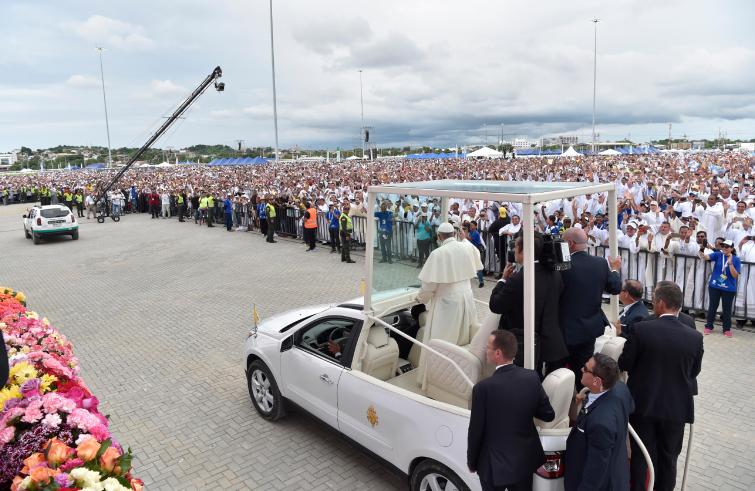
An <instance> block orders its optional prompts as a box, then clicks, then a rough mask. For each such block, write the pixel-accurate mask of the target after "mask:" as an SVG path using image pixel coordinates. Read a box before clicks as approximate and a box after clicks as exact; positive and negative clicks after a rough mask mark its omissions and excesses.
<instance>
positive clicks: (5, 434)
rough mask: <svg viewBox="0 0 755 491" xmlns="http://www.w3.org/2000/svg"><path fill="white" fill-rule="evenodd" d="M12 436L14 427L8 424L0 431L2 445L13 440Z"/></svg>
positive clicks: (14, 434)
mask: <svg viewBox="0 0 755 491" xmlns="http://www.w3.org/2000/svg"><path fill="white" fill-rule="evenodd" d="M14 436H16V429H15V428H14V427H12V426H9V427H8V428H5V429H4V430H2V431H0V443H2V444H3V445H5V444H6V443H10V442H11V441H12V440H13V437H14Z"/></svg>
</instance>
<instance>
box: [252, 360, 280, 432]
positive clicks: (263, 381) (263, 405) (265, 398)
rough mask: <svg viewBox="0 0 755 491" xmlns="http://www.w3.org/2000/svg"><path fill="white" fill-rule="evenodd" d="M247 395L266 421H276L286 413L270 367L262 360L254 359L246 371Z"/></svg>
mask: <svg viewBox="0 0 755 491" xmlns="http://www.w3.org/2000/svg"><path fill="white" fill-rule="evenodd" d="M246 382H247V387H248V389H249V397H250V398H251V399H252V404H253V405H254V409H256V410H257V412H258V413H259V415H260V416H262V417H263V418H265V419H267V420H268V421H277V420H279V419H280V418H282V417H283V416H285V415H286V401H285V399H283V396H282V395H281V393H280V390H278V384H277V383H276V382H275V379H274V378H273V375H272V374H271V373H270V369H269V368H267V365H265V363H263V362H262V360H254V361H253V362H251V363H250V364H249V369H248V370H247V371H246Z"/></svg>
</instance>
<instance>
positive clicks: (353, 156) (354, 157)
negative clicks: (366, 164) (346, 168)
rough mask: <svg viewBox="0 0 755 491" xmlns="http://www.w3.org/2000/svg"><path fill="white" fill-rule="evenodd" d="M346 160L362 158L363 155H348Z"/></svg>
mask: <svg viewBox="0 0 755 491" xmlns="http://www.w3.org/2000/svg"><path fill="white" fill-rule="evenodd" d="M345 160H362V157H357V156H356V155H352V156H351V157H347V158H346V159H345Z"/></svg>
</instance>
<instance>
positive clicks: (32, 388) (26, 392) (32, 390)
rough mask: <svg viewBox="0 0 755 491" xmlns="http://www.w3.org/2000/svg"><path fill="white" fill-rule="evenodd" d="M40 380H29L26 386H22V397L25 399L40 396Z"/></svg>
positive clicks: (25, 383)
mask: <svg viewBox="0 0 755 491" xmlns="http://www.w3.org/2000/svg"><path fill="white" fill-rule="evenodd" d="M39 384H40V382H39V379H38V378H33V379H29V380H27V381H26V382H24V385H22V386H21V395H23V396H24V397H33V396H38V395H40V394H39Z"/></svg>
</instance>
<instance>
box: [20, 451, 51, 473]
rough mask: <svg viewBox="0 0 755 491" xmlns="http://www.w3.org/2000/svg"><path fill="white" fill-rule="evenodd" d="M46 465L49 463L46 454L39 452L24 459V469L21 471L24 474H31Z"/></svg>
mask: <svg viewBox="0 0 755 491" xmlns="http://www.w3.org/2000/svg"><path fill="white" fill-rule="evenodd" d="M46 463H47V460H45V456H44V454H41V453H39V452H37V453H33V454H31V455H29V456H28V457H26V459H24V468H23V469H21V472H22V473H23V474H29V473H30V472H29V471H30V470H32V469H34V468H35V467H37V466H40V465H43V464H46Z"/></svg>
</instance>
